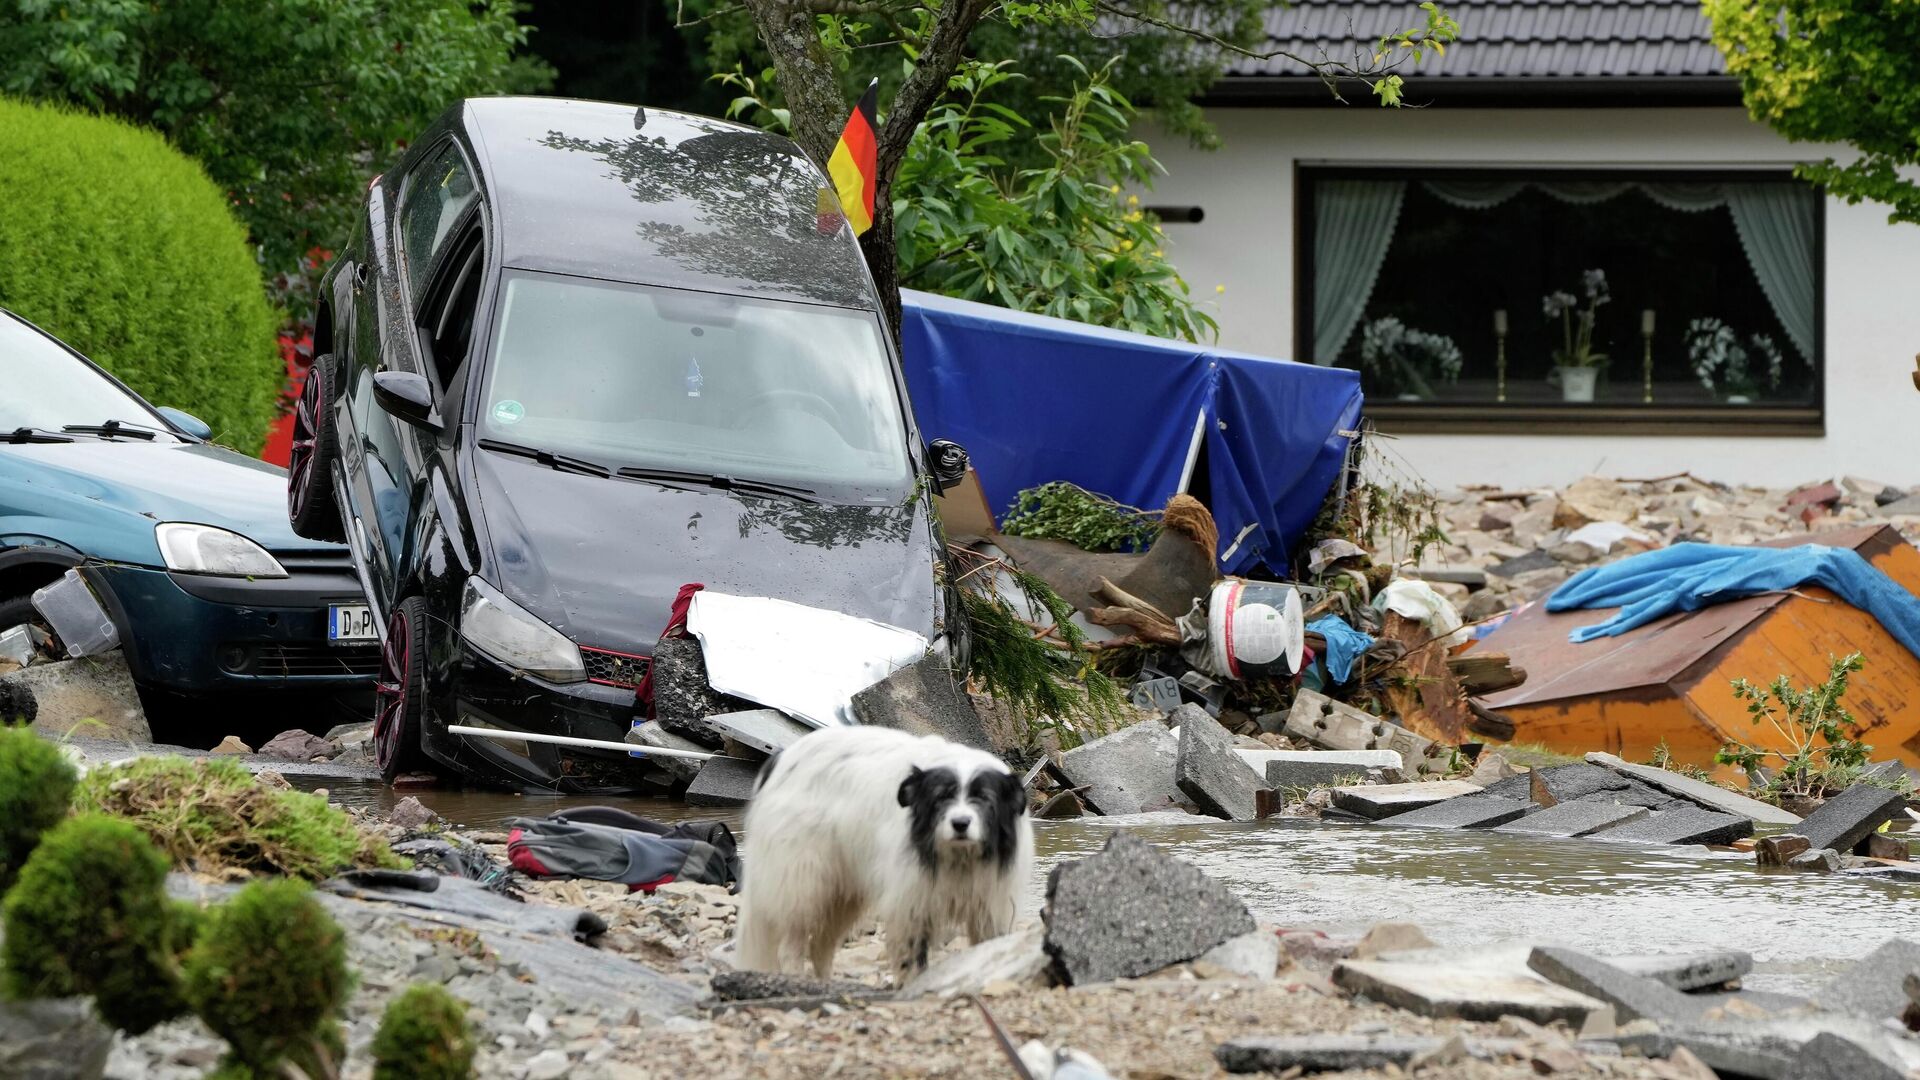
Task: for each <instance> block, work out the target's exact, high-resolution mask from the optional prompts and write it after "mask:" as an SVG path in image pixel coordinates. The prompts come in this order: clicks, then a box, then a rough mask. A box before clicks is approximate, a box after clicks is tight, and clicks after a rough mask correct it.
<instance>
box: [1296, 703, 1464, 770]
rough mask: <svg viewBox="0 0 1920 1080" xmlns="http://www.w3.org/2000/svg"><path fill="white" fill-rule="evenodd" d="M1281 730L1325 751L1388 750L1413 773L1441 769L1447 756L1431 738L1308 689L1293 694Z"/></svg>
mask: <svg viewBox="0 0 1920 1080" xmlns="http://www.w3.org/2000/svg"><path fill="white" fill-rule="evenodd" d="M1285 733H1286V735H1287V737H1288V738H1290V739H1298V740H1301V741H1303V742H1309V743H1312V744H1313V745H1315V746H1318V747H1320V748H1322V749H1325V750H1392V751H1394V752H1395V753H1398V754H1399V755H1400V759H1401V764H1400V768H1401V769H1402V770H1404V771H1407V772H1414V773H1421V772H1434V771H1442V770H1444V768H1445V766H1446V761H1447V757H1448V755H1449V752H1448V751H1446V750H1445V749H1444V748H1442V747H1439V746H1436V745H1435V744H1434V742H1433V740H1431V739H1428V738H1425V737H1423V736H1420V735H1416V734H1414V733H1413V732H1411V731H1408V730H1407V729H1406V728H1403V727H1401V726H1400V725H1398V724H1394V723H1390V722H1388V721H1386V720H1382V719H1380V718H1379V717H1377V716H1374V715H1373V714H1371V713H1367V712H1363V711H1361V710H1359V709H1356V708H1354V707H1353V706H1351V705H1348V704H1345V703H1344V702H1339V701H1335V700H1333V699H1332V698H1329V697H1327V696H1326V695H1325V694H1317V693H1315V692H1313V691H1312V690H1302V691H1300V692H1299V693H1298V694H1297V695H1295V697H1294V699H1293V708H1292V709H1291V710H1289V711H1288V713H1287V724H1286V728H1285Z"/></svg>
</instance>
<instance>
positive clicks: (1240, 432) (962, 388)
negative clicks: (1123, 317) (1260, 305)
mask: <svg viewBox="0 0 1920 1080" xmlns="http://www.w3.org/2000/svg"><path fill="white" fill-rule="evenodd" d="M901 300H902V304H903V308H904V310H903V312H902V317H901V327H900V336H901V344H902V348H903V359H904V361H905V366H906V374H907V389H908V392H909V394H910V395H911V396H912V399H913V410H914V415H915V416H916V418H917V419H918V422H919V426H920V430H921V432H922V434H923V435H925V436H926V437H927V438H929V439H935V438H946V439H952V440H954V441H955V442H958V443H960V444H961V445H962V446H965V447H966V448H967V452H968V454H969V455H971V456H972V459H973V462H974V464H975V465H976V466H978V468H979V471H980V481H981V483H982V485H983V486H984V487H985V490H986V496H987V504H988V506H990V507H991V508H992V509H993V511H994V512H995V514H996V515H1004V514H1005V513H1006V512H1007V511H1008V510H1010V509H1011V508H1012V506H1013V501H1014V497H1015V496H1016V495H1017V494H1018V493H1019V492H1020V491H1022V490H1024V489H1026V488H1030V487H1035V486H1038V485H1040V484H1044V483H1047V482H1048V481H1051V480H1067V481H1071V482H1072V483H1075V484H1078V485H1080V486H1081V487H1083V488H1086V489H1087V490H1089V491H1095V492H1099V493H1100V494H1103V495H1108V496H1111V497H1113V498H1115V499H1118V500H1120V501H1121V502H1123V503H1127V504H1129V505H1132V506H1139V507H1143V508H1146V509H1158V508H1160V507H1161V506H1164V505H1166V502H1167V500H1168V499H1170V498H1172V497H1173V496H1174V495H1176V494H1178V493H1179V491H1180V490H1181V488H1180V479H1181V473H1182V471H1183V469H1184V468H1185V466H1186V461H1187V454H1188V449H1189V448H1190V447H1191V446H1192V444H1193V435H1194V426H1195V423H1196V422H1200V423H1201V424H1203V426H1204V430H1205V434H1206V440H1207V442H1206V446H1207V457H1208V474H1207V480H1208V483H1209V485H1210V487H1211V490H1212V502H1211V505H1210V506H1209V507H1208V509H1209V510H1211V511H1212V512H1213V516H1214V521H1215V523H1216V524H1217V525H1218V526H1219V528H1220V543H1221V549H1222V550H1221V552H1220V554H1221V555H1222V556H1223V558H1222V560H1221V568H1222V569H1223V570H1224V571H1226V572H1228V573H1238V572H1242V571H1244V570H1247V569H1250V568H1251V567H1253V566H1254V565H1255V564H1256V563H1257V562H1259V561H1260V560H1261V559H1262V558H1263V557H1264V558H1266V560H1267V561H1268V562H1269V563H1271V564H1273V565H1276V566H1277V565H1280V564H1282V563H1283V562H1284V560H1285V557H1286V553H1287V551H1288V549H1289V548H1290V547H1291V545H1293V544H1294V543H1297V542H1298V540H1299V538H1300V536H1301V534H1302V533H1303V532H1304V531H1305V530H1306V527H1307V525H1308V524H1310V523H1311V522H1312V520H1313V516H1314V514H1315V513H1317V512H1318V511H1319V509H1320V504H1321V502H1322V501H1324V500H1325V498H1326V495H1327V492H1328V491H1329V490H1331V489H1332V487H1333V484H1334V482H1335V481H1336V480H1337V479H1338V477H1339V474H1340V465H1341V462H1342V460H1343V459H1344V457H1345V455H1346V451H1347V444H1348V441H1349V439H1350V436H1349V435H1347V434H1344V433H1345V432H1350V431H1352V430H1353V429H1354V428H1355V427H1356V426H1357V424H1358V421H1359V416H1360V406H1361V396H1360V377H1359V373H1358V372H1355V371H1351V370H1347V369H1344V368H1323V367H1315V366H1313V365H1311V364H1297V363H1292V362H1289V361H1283V360H1272V359H1268V358H1265V357H1259V356H1251V355H1247V354H1245V353H1235V352H1228V351H1225V350H1221V349H1215V348H1211V347H1208V346H1203V345H1194V344H1191V343H1188V342H1181V341H1168V340H1164V339H1161V338H1153V337H1147V336H1145V335H1143V334H1131V333H1126V332H1124V331H1120V330H1109V329H1105V328H1103V327H1096V326H1087V325H1084V324H1082V323H1075V322H1069V321H1067V320H1065V319H1054V318H1048V317H1046V316H1044V315H1029V314H1024V313H1021V312H1016V311H1009V310H1007V309H1005V308H997V307H990V306H988V305H986V304H975V303H970V302H968V301H964V300H954V299H951V298H948V297H944V296H933V295H930V294H927V293H918V292H912V291H906V292H903V293H902V294H901ZM1223 425H1224V427H1223Z"/></svg>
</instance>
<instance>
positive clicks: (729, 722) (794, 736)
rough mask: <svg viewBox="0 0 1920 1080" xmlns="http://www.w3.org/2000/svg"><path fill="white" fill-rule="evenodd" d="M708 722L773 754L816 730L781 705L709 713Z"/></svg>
mask: <svg viewBox="0 0 1920 1080" xmlns="http://www.w3.org/2000/svg"><path fill="white" fill-rule="evenodd" d="M707 726H708V727H709V728H711V729H713V730H714V731H717V732H719V733H720V735H721V736H722V737H723V738H728V739H732V740H733V741H734V742H737V743H739V744H740V745H742V746H745V747H749V748H751V749H754V750H758V751H760V752H761V753H763V754H769V755H771V754H777V753H779V752H780V751H782V750H785V749H786V748H787V747H789V746H792V745H793V744H794V743H796V742H799V741H800V737H801V736H802V735H805V734H807V733H808V732H810V731H812V730H813V729H812V728H810V727H808V726H807V725H805V724H803V723H801V722H800V721H798V720H795V719H794V718H793V717H791V716H788V715H787V714H786V713H783V712H781V711H780V710H778V709H748V710H747V711H745V712H730V713H714V714H713V715H712V716H709V717H707Z"/></svg>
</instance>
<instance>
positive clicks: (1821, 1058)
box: [1793, 1031, 1910, 1080]
mask: <svg viewBox="0 0 1920 1080" xmlns="http://www.w3.org/2000/svg"><path fill="white" fill-rule="evenodd" d="M1909 1075H1910V1074H1909V1073H1908V1072H1907V1070H1906V1069H1904V1068H1901V1065H1900V1062H1898V1061H1895V1060H1893V1059H1892V1057H1891V1056H1890V1055H1888V1054H1886V1053H1884V1052H1882V1051H1880V1050H1879V1049H1878V1048H1874V1047H1870V1046H1863V1045H1861V1044H1860V1043H1857V1042H1854V1041H1853V1040H1852V1039H1849V1038H1846V1037H1844V1036H1842V1035H1838V1034H1835V1033H1833V1032H1831V1031H1826V1032H1821V1033H1820V1034H1818V1035H1815V1036H1814V1037H1813V1038H1811V1039H1808V1040H1807V1042H1806V1045H1804V1046H1802V1047H1801V1048H1800V1054H1799V1056H1798V1057H1796V1058H1795V1059H1794V1071H1793V1077H1794V1080H1907V1077H1908V1076H1909Z"/></svg>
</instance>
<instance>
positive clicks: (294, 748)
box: [260, 728, 340, 761]
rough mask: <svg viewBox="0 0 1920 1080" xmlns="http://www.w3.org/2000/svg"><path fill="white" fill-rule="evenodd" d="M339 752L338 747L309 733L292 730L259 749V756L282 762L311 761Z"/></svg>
mask: <svg viewBox="0 0 1920 1080" xmlns="http://www.w3.org/2000/svg"><path fill="white" fill-rule="evenodd" d="M339 752H340V747H338V746H335V745H334V744H333V743H330V742H328V741H327V740H325V739H323V738H321V737H320V736H318V735H314V734H312V733H310V732H306V731H302V730H300V729H299V728H294V729H293V730H292V731H283V732H281V733H280V734H278V735H275V736H274V737H273V738H271V739H268V740H267V742H266V744H265V745H263V746H261V747H260V756H262V757H271V758H279V759H280V760H282V761H312V760H313V759H314V758H317V757H331V756H333V755H334V754H337V753H339Z"/></svg>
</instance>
